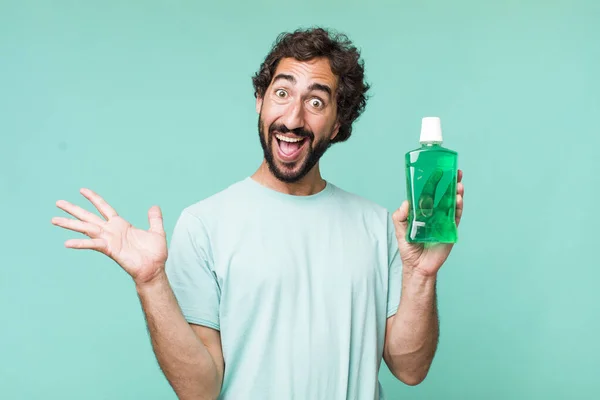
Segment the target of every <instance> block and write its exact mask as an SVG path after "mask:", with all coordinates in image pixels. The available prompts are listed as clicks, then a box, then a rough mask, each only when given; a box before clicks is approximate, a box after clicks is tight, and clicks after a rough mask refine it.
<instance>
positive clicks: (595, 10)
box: [0, 0, 600, 400]
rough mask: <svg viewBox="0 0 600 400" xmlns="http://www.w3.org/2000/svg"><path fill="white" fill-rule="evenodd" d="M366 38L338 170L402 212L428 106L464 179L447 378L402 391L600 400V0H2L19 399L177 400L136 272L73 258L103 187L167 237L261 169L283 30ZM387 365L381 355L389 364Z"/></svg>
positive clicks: (14, 387)
mask: <svg viewBox="0 0 600 400" xmlns="http://www.w3.org/2000/svg"><path fill="white" fill-rule="evenodd" d="M310 25H324V26H327V27H332V28H335V29H338V30H340V31H343V32H346V33H347V34H349V36H350V38H351V39H352V40H353V41H354V42H355V43H356V44H357V45H358V47H359V48H361V49H362V54H363V57H364V59H365V61H366V72H367V78H368V80H369V81H370V82H371V83H372V84H373V89H372V93H371V94H372V96H373V97H372V98H371V100H370V102H369V104H368V106H367V110H366V112H365V114H364V115H363V116H362V117H361V119H360V120H359V121H358V122H357V123H356V125H355V132H354V134H353V137H352V138H351V139H350V140H349V141H348V142H347V143H343V144H339V145H336V146H334V148H332V149H331V150H330V151H329V152H328V153H327V154H326V155H325V157H324V159H323V161H322V171H323V174H324V176H325V177H326V178H327V179H329V180H331V181H333V182H334V183H336V184H338V185H340V186H341V187H343V188H345V189H348V190H350V191H353V192H356V193H358V194H360V195H363V196H365V197H367V198H370V199H372V200H374V201H377V202H378V203H380V204H382V205H384V206H386V207H387V208H388V209H390V210H393V209H395V208H396V207H398V206H399V205H400V203H401V201H402V200H403V199H404V198H405V183H404V169H403V168H404V166H403V157H404V153H405V152H406V151H408V150H411V149H413V148H415V147H417V146H418V135H419V128H420V119H421V117H423V116H426V115H436V116H440V117H441V118H442V125H443V129H444V134H445V145H446V146H448V147H450V148H452V149H454V150H456V151H458V153H459V166H460V168H461V169H463V170H464V184H465V191H466V193H465V214H464V218H463V222H462V223H461V227H460V231H459V234H460V239H459V243H458V244H457V246H456V247H455V249H454V251H453V253H452V255H451V257H450V259H449V260H448V261H447V263H446V264H445V265H444V267H443V268H442V271H441V272H440V276H439V284H438V289H439V307H440V318H441V324H442V325H441V337H440V346H439V351H438V353H437V356H436V358H435V360H434V363H433V366H432V369H431V371H430V373H429V375H428V377H427V379H426V380H425V381H424V382H423V383H422V384H421V385H419V386H416V387H408V386H406V385H404V384H402V383H401V382H399V381H397V380H395V379H394V378H393V377H392V376H391V375H390V374H389V372H388V370H387V369H386V367H385V366H382V372H381V379H382V381H383V385H384V388H385V389H386V391H387V393H388V395H389V398H390V399H409V398H410V399H591V398H599V397H600V379H598V375H599V372H600V357H599V356H600V342H599V341H598V338H597V336H598V335H597V332H598V329H599V328H600V318H599V317H600V310H599V307H600V306H599V304H600V292H599V291H598V290H596V287H597V285H596V282H597V281H598V279H599V278H600V272H599V270H600V268H599V267H600V262H599V261H598V257H597V247H596V246H597V242H598V239H599V238H600V237H599V235H598V228H597V227H598V226H599V225H600V219H599V216H598V213H597V212H596V211H595V210H596V209H597V201H598V196H599V195H600V191H599V189H598V187H599V186H598V183H599V182H600V178H599V177H598V168H599V167H600V162H599V160H598V154H599V153H598V146H599V145H600V139H599V134H600V130H599V128H598V121H597V120H598V117H599V116H600V78H599V73H600V2H596V1H593V0H590V1H498V2H481V1H454V2H446V1H420V2H408V1H401V2H392V1H387V2H384V1H371V2H369V3H367V2H366V1H362V2H339V1H336V2H327V3H325V2H316V1H303V2H284V1H268V2H252V3H249V2H237V3H233V2H221V3H218V2H210V3H208V2H207V3H204V2H186V1H172V2H167V1H145V2H141V1H140V2H120V1H103V2H99V1H98V2H75V1H52V2H50V1H47V2H45V1H38V2H32V1H7V0H0V204H1V208H0V209H1V210H2V227H3V229H1V230H0V246H1V248H2V258H1V262H0V266H1V267H0V315H1V316H2V319H1V321H2V322H1V328H0V360H1V363H0V398H2V399H7V400H8V399H90V400H92V399H141V398H143V399H174V398H175V395H174V394H173V392H172V390H171V389H170V387H169V386H168V383H167V382H166V380H165V379H164V378H163V376H162V374H161V372H160V370H159V368H158V366H157V364H156V362H155V359H154V355H153V353H152V350H151V346H150V342H149V339H148V336H147V332H146V327H145V323H144V319H143V314H142V312H141V309H140V305H139V302H138V299H137V296H136V293H135V290H134V287H133V284H132V281H131V279H130V278H129V277H128V276H127V275H126V274H125V273H124V272H123V271H122V270H121V269H120V268H119V267H118V265H116V264H115V263H114V262H112V261H111V260H110V259H108V258H106V257H105V256H103V255H100V254H98V253H95V252H90V251H77V250H70V249H65V248H64V247H63V243H64V241H65V240H67V239H68V238H72V237H77V236H76V235H74V234H71V233H69V232H67V231H64V230H62V229H60V228H57V227H54V226H52V225H51V224H50V219H51V218H52V217H53V216H57V215H62V214H61V212H59V211H60V210H58V209H57V208H56V207H55V202H56V200H58V199H66V200H69V201H73V202H75V203H77V204H79V205H83V206H85V207H86V208H88V209H91V205H90V204H88V203H86V202H85V201H84V200H85V199H84V198H83V197H82V196H80V195H79V193H78V190H79V188H80V187H84V186H85V187H90V188H92V189H94V190H96V191H97V192H99V193H100V194H101V195H102V196H104V197H105V198H106V199H107V200H108V201H109V202H110V203H111V204H112V205H113V206H114V207H115V208H116V209H117V211H118V212H119V213H120V214H122V215H123V216H124V217H125V218H127V219H128V220H130V221H131V222H132V223H133V224H135V225H137V226H142V227H147V219H146V211H147V209H148V208H149V207H150V206H151V205H153V204H155V203H156V204H159V205H160V206H161V207H162V209H163V213H164V217H165V224H166V229H167V232H169V233H170V232H171V231H172V229H173V226H174V223H175V220H176V218H177V216H178V214H179V212H180V211H181V209H182V208H183V207H185V206H187V205H189V204H191V203H193V202H195V201H197V200H199V199H201V198H204V197H206V196H209V195H211V194H212V193H214V192H216V191H218V190H220V189H222V188H224V187H226V186H227V185H229V184H230V183H232V182H233V181H235V180H238V179H241V178H243V177H245V176H247V175H249V174H250V173H252V172H253V171H254V170H255V168H256V167H257V166H258V165H259V163H260V160H261V156H262V153H261V149H260V145H259V141H258V137H257V130H256V121H257V115H256V113H255V109H254V97H253V94H252V86H251V80H250V78H251V76H252V74H253V73H254V72H255V71H256V70H257V68H258V66H259V64H260V62H261V61H262V59H263V57H264V56H265V55H266V53H267V52H268V50H269V48H270V45H271V43H272V42H273V40H274V39H275V37H276V35H277V34H278V33H280V32H282V31H289V30H293V29H295V28H297V27H307V26H310ZM382 365H384V364H382Z"/></svg>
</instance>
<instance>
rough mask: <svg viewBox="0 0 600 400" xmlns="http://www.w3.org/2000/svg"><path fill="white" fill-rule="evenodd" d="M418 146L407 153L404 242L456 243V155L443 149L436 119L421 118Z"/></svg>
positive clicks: (440, 132) (438, 123)
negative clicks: (407, 204) (406, 211)
mask: <svg viewBox="0 0 600 400" xmlns="http://www.w3.org/2000/svg"><path fill="white" fill-rule="evenodd" d="M420 143H421V147H420V148H418V149H415V150H412V151H409V152H408V153H406V186H407V191H406V193H407V196H408V201H409V214H408V228H407V230H406V241H407V242H409V243H455V242H456V241H457V239H458V237H457V227H456V215H455V214H456V183H457V177H458V167H457V158H458V154H457V153H456V152H455V151H453V150H450V149H447V148H444V147H442V128H441V123H440V119H439V118H438V117H425V118H423V120H422V122H421V138H420Z"/></svg>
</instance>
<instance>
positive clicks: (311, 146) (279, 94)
mask: <svg viewBox="0 0 600 400" xmlns="http://www.w3.org/2000/svg"><path fill="white" fill-rule="evenodd" d="M336 90H337V78H336V76H335V75H334V74H333V72H332V71H331V67H330V66H329V60H327V59H326V58H317V59H313V60H310V61H298V60H295V59H293V58H284V59H282V60H281V61H280V62H279V65H278V66H277V69H276V71H275V74H274V75H273V80H272V81H271V84H270V85H269V87H268V88H267V90H266V92H265V95H264V97H263V98H260V97H259V98H258V99H257V100H256V111H257V112H258V113H259V119H258V130H259V136H260V143H261V145H262V148H263V152H264V155H265V160H266V161H267V164H268V165H269V169H270V171H271V172H272V173H273V175H275V177H276V178H277V179H279V180H281V181H284V182H288V183H291V182H297V181H298V180H300V179H301V178H302V177H304V176H305V175H306V174H307V173H308V172H309V171H310V170H311V169H312V168H313V167H314V166H315V165H316V164H317V162H318V161H319V159H320V158H321V156H322V155H323V154H324V153H325V151H326V150H327V148H328V147H329V145H330V141H331V140H332V139H333V138H334V137H335V136H336V135H337V133H338V130H339V123H337V107H336V106H337V105H336V101H335V93H336Z"/></svg>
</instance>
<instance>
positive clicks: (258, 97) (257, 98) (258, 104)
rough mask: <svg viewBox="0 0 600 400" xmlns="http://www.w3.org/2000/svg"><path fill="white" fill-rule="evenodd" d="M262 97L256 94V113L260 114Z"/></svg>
mask: <svg viewBox="0 0 600 400" xmlns="http://www.w3.org/2000/svg"><path fill="white" fill-rule="evenodd" d="M262 103H263V99H262V97H260V96H256V113H257V114H260V109H261V108H262Z"/></svg>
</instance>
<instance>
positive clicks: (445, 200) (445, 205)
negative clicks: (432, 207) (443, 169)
mask: <svg viewBox="0 0 600 400" xmlns="http://www.w3.org/2000/svg"><path fill="white" fill-rule="evenodd" d="M453 186H454V185H452V183H449V184H448V186H447V187H446V191H445V192H444V195H443V196H442V198H441V199H440V202H439V203H438V206H437V209H438V210H442V211H444V212H445V213H448V212H449V211H450V209H451V208H452V206H453V204H452V197H453V196H454V195H456V191H453V190H452V189H453Z"/></svg>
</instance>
